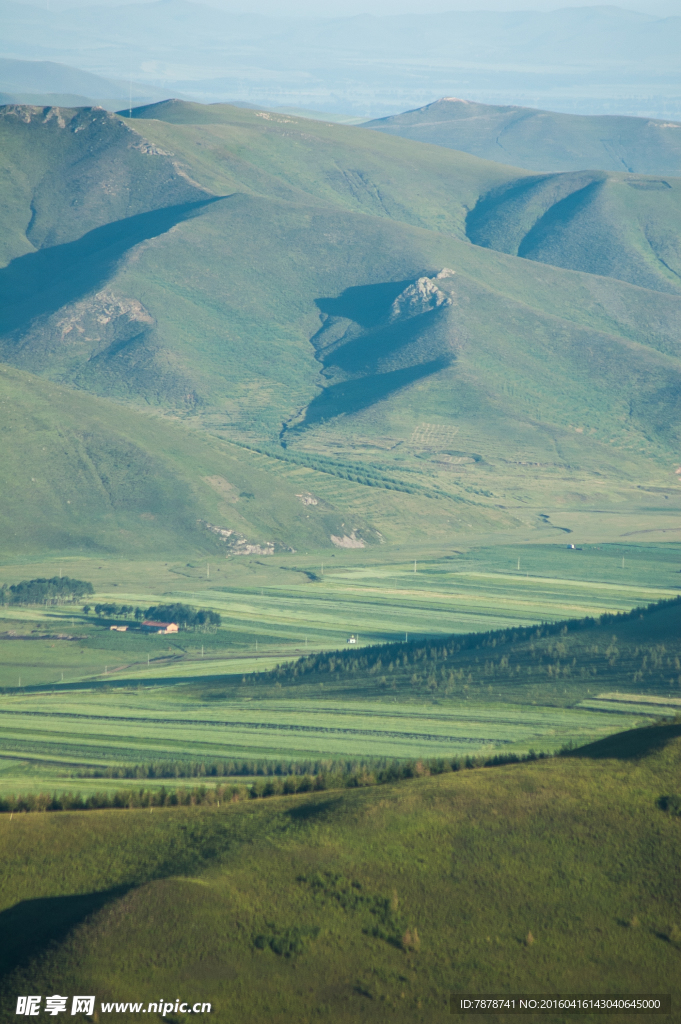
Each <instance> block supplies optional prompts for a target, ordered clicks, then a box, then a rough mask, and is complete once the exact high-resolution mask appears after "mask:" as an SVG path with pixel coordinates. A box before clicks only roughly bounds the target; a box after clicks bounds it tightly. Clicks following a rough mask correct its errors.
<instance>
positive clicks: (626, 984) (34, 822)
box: [0, 724, 681, 1024]
mask: <svg viewBox="0 0 681 1024" xmlns="http://www.w3.org/2000/svg"><path fill="white" fill-rule="evenodd" d="M680 729H681V726H679V725H678V724H666V725H658V726H653V727H650V728H648V729H637V730H634V732H633V733H623V734H620V735H619V736H618V737H615V738H609V739H608V740H605V741H601V742H600V743H596V744H593V745H592V746H591V747H587V748H584V749H582V750H580V751H576V752H575V753H576V754H577V755H578V756H572V757H562V758H556V759H554V760H550V761H538V762H534V763H529V764H521V765H510V766H506V767H496V768H483V769H479V770H476V771H467V772H454V773H452V772H451V771H450V772H448V773H447V772H445V773H444V774H439V775H437V776H431V777H421V778H416V779H413V780H409V781H405V782H402V783H397V784H392V785H384V786H380V787H376V788H374V787H371V788H367V789H362V788H358V789H354V790H342V791H338V790H336V791H334V790H327V791H326V792H320V793H311V794H310V793H308V794H304V795H298V796H289V797H273V798H271V799H268V800H249V801H247V802H246V803H232V804H229V803H227V804H226V803H225V802H224V801H223V803H222V805H221V806H220V805H218V804H217V803H216V802H215V801H213V802H212V803H210V802H207V803H206V805H205V806H201V807H191V806H190V807H172V806H170V807H162V806H158V805H157V806H155V807H153V806H151V807H149V808H147V807H145V808H142V809H138V810H124V809H121V810H104V811H88V812H68V811H65V812H55V813H46V814H19V815H14V819H13V820H11V819H10V815H9V814H2V815H0V848H2V851H3V863H4V865H5V875H4V881H3V884H2V888H1V889H0V899H1V900H2V904H1V906H2V912H1V916H2V920H3V923H4V925H5V927H4V929H3V936H4V937H3V940H2V944H1V945H0V958H1V959H0V970H1V971H2V976H3V996H2V1004H1V1005H2V1010H1V1012H2V1019H3V1020H12V1019H14V1014H15V1009H16V997H17V995H18V994H23V993H26V992H27V991H28V992H43V993H45V992H48V991H49V992H50V993H53V992H57V993H68V994H69V995H71V994H73V993H75V992H85V993H91V994H94V995H95V996H96V999H97V1004H96V1009H95V1013H96V1014H97V1015H98V1016H100V1015H101V1016H100V1019H103V1018H104V1017H105V1012H106V1011H104V1008H103V1006H102V1003H109V1002H111V1003H113V1002H118V1003H119V1004H123V1003H128V1002H130V1001H131V1002H136V1003H137V1004H138V1005H137V1007H136V1008H135V1009H131V1007H130V1006H126V1007H125V1008H123V1007H122V1006H121V1005H119V1007H118V1012H117V1013H116V1016H117V1019H119V1020H124V1021H128V1020H130V1021H132V1020H139V1019H150V1020H152V1021H156V1020H160V1019H168V1018H170V1019H172V1020H181V1019H185V1015H184V1013H180V1014H178V1013H177V1012H176V1011H175V1006H176V1005H178V1006H179V1005H180V1003H182V1002H183V1001H188V1002H189V1005H191V1004H193V1003H194V1002H195V1001H197V1000H198V1001H199V1002H206V1003H210V1004H211V1019H216V1020H217V1021H224V1022H227V1021H231V1020H233V1019H234V1018H235V1015H236V1016H237V1018H238V1020H239V1021H241V1022H243V1024H251V1022H253V1024H255V1022H257V1024H260V1022H261V1021H262V1020H263V1019H267V1020H271V1021H273V1022H281V1024H284V1022H291V1021H295V1022H296V1024H297V1022H302V1021H308V1020H311V1019H312V1020H317V1019H321V1020H329V1021H331V1020H332V1021H334V1022H345V1021H347V1022H351V1021H352V1022H353V1024H354V1022H356V1021H358V1020H371V1021H372V1022H382V1021H388V1020H390V1021H405V1022H407V1021H409V1022H410V1024H411V1022H425V1021H428V1022H433V1021H436V1022H442V1024H444V1022H445V1021H449V1020H451V1009H450V999H451V998H452V996H454V995H456V994H457V993H461V994H464V993H471V992H473V993H491V992H492V991H494V993H495V994H498V995H502V994H508V995H510V994H512V993H519V992H534V993H545V994H547V995H548V994H549V993H551V994H557V993H565V994H574V993H577V992H578V993H579V995H582V996H585V995H589V994H591V995H601V996H603V995H608V996H612V997H616V996H620V997H624V996H631V995H634V994H639V995H643V994H646V995H651V996H652V995H671V998H672V1001H673V1005H675V1004H676V1001H677V1000H678V998H679V995H680V993H679V974H678V970H677V967H678V957H679V947H680V935H681V932H680V928H679V920H680V916H681V905H680V904H679V894H680V893H681V885H680V884H679V883H680V882H681V879H680V878H679V859H678V843H679V828H680V822H679V818H678V816H675V814H674V813H673V812H674V811H675V809H676V808H678V804H679V801H678V778H679V775H678V772H679V757H680V756H681V746H680V744H681V739H680V737H679V731H680ZM442 767H444V765H442ZM151 811H153V813H151ZM159 1000H160V1002H161V1006H160V1007H159ZM176 1000H177V1003H176ZM150 1004H154V1005H153V1006H152V1005H150ZM163 1004H165V1005H163ZM142 1010H143V1011H144V1013H145V1015H146V1016H145V1017H143V1018H142V1017H141V1012H142ZM109 1012H110V1013H113V1012H116V1011H115V1010H113V1011H109ZM197 1012H199V1011H198V1010H197ZM106 1015H107V1016H108V1014H106ZM543 1016H544V1019H545V1020H547V1021H549V1022H551V1024H559V1022H562V1021H564V1020H565V1019H566V1018H565V1014H564V1013H563V1012H561V1011H558V1012H556V1013H553V1014H551V1013H549V1014H546V1015H543ZM658 1018H659V1015H650V1014H640V1015H638V1017H637V1019H638V1020H640V1021H642V1022H648V1021H654V1020H656V1019H658ZM83 1019H84V1018H83ZM493 1019H494V1020H495V1021H504V1020H507V1019H508V1020H511V1019H514V1018H513V1017H512V1016H511V1015H508V1016H506V1015H504V1014H495V1015H494V1018H493ZM581 1019H583V1020H584V1021H585V1022H587V1024H588V1022H591V1021H595V1020H597V1019H600V1018H599V1015H597V1014H586V1015H584V1016H582V1018H581Z"/></svg>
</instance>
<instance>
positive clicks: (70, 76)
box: [0, 57, 167, 110]
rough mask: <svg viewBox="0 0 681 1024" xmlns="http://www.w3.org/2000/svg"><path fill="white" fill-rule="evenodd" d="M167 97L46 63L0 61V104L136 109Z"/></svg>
mask: <svg viewBox="0 0 681 1024" xmlns="http://www.w3.org/2000/svg"><path fill="white" fill-rule="evenodd" d="M166 95H167V94H166V93H164V92H163V91H162V90H159V89H155V88H154V87H153V86H140V85H139V84H138V83H137V82H119V81H110V80H109V79H106V78H102V77H101V76H100V75H93V74H90V72H89V71H81V70H79V69H78V68H72V67H68V66H67V65H65V64H57V63H55V62H54V61H49V60H11V59H8V58H6V57H0V104H7V103H28V104H38V105H40V106H62V107H64V106H66V107H93V106H100V107H106V108H107V109H108V110H116V109H117V108H118V107H121V106H123V104H125V103H128V104H129V106H139V105H140V104H141V103H151V102H154V101H158V100H159V99H164V98H165V96H166Z"/></svg>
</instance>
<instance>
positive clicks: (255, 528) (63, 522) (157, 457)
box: [0, 367, 422, 559]
mask: <svg viewBox="0 0 681 1024" xmlns="http://www.w3.org/2000/svg"><path fill="white" fill-rule="evenodd" d="M0 408H1V409H2V410H3V412H2V425H1V426H0V435H1V436H2V438H3V459H2V488H1V490H2V499H1V501H0V535H1V536H2V544H1V550H2V553H3V555H4V556H5V557H10V558H12V559H16V558H17V557H21V556H22V554H29V555H30V554H31V553H33V552H34V551H35V550H50V549H52V550H54V551H69V550H70V551H76V552H78V551H79V552H83V553H85V554H87V553H89V552H92V551H101V552H102V553H103V554H105V553H108V554H115V553H121V554H122V553H130V554H134V556H135V557H139V556H144V557H147V556H148V557H159V558H162V557H168V556H170V557H173V558H176V557H178V556H179V557H182V554H184V553H186V554H188V555H191V554H192V553H196V552H199V551H204V552H208V553H213V554H215V555H218V554H220V555H222V556H224V554H225V553H229V552H230V551H231V549H232V544H233V543H235V542H236V541H237V539H238V538H239V537H241V539H242V540H243V539H244V538H245V539H246V540H247V541H248V542H250V543H251V544H255V545H256V547H255V548H254V549H253V550H254V553H255V554H256V555H257V554H258V553H259V549H258V547H257V545H261V546H262V545H265V546H266V545H267V544H268V543H269V544H274V546H275V550H276V549H277V547H278V548H279V549H281V548H284V547H288V546H290V545H291V541H292V540H295V543H296V545H298V544H301V543H302V544H304V545H306V546H308V547H312V548H317V547H324V546H329V547H331V543H330V541H329V535H330V534H331V533H339V534H341V535H342V533H343V529H342V528H341V522H342V521H343V520H345V519H347V520H348V529H349V530H351V529H352V528H353V527H356V529H358V530H360V531H361V530H362V528H363V527H364V529H365V534H366V535H367V536H369V537H371V531H368V533H367V531H366V526H367V523H366V516H365V515H364V514H363V509H362V502H361V501H359V502H358V501H357V494H356V493H355V495H354V499H353V496H352V490H353V489H352V488H351V487H349V488H348V489H347V491H348V493H346V494H345V495H344V494H343V488H342V487H336V488H335V489H334V487H333V485H332V487H331V494H330V495H329V497H330V500H327V501H326V502H324V503H323V507H322V508H320V509H319V510H315V511H318V514H315V515H313V516H310V515H309V514H308V510H307V509H306V507H305V506H304V505H303V504H302V503H301V500H300V497H299V494H300V491H301V471H300V469H299V467H297V466H295V465H291V466H288V465H287V464H285V463H282V462H280V461H276V460H274V459H271V460H270V459H267V458H265V457H259V456H257V455H255V454H254V453H252V452H249V451H247V450H244V449H243V448H239V447H237V446H235V445H230V444H228V443H225V442H222V441H220V440H218V439H216V438H215V437H210V436H207V435H206V434H202V433H200V432H197V431H188V430H187V429H186V428H184V427H183V426H181V425H179V424H174V423H171V422H168V421H167V420H163V419H161V418H158V417H148V416H145V415H144V414H143V413H141V412H138V411H135V410H133V409H130V408H124V407H121V406H120V405H118V404H114V403H111V402H109V401H106V400H104V399H100V398H95V397H93V396H90V395H88V394H86V393H84V392H82V391H80V392H78V391H76V392H74V391H73V390H70V389H66V388H63V387H60V386H59V385H55V384H53V383H51V382H48V381H45V380H44V379H42V378H40V377H34V376H32V375H29V374H26V373H23V372H21V371H17V370H14V369H12V368H10V367H4V368H2V369H0ZM303 474H304V476H305V483H306V484H307V486H308V487H309V486H312V487H315V486H316V479H317V474H315V473H314V472H313V471H309V470H303ZM331 479H332V481H333V480H334V479H335V478H331ZM337 482H338V483H339V484H340V481H337ZM362 489H363V488H361V487H356V488H355V489H354V490H355V492H356V491H361V490H362ZM334 490H335V493H334ZM296 492H298V493H296ZM334 499H335V501H334ZM410 501H411V502H412V503H413V504H414V505H416V503H417V502H418V501H419V499H418V498H415V499H410V498H409V496H408V495H406V494H395V495H394V498H393V499H391V498H387V506H386V507H387V508H390V507H391V505H392V506H393V514H394V513H395V512H397V510H398V509H399V508H401V509H402V513H403V514H404V511H405V507H408V505H409V503H410ZM421 501H422V499H421ZM407 518H409V515H407ZM210 527H216V528H219V529H222V530H232V531H234V536H233V537H232V540H231V541H230V539H229V538H228V537H226V536H225V535H220V534H218V533H216V532H215V530H212V529H210ZM265 553H267V552H265Z"/></svg>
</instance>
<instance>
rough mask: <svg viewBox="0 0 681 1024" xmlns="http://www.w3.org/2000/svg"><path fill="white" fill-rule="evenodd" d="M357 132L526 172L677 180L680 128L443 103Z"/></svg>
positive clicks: (640, 120) (646, 121)
mask: <svg viewBox="0 0 681 1024" xmlns="http://www.w3.org/2000/svg"><path fill="white" fill-rule="evenodd" d="M363 127H364V128H372V129H374V130H375V131H380V132H386V133H387V134H390V135H399V136H401V137H402V138H406V139H413V140H414V141H416V142H431V143H434V144H435V145H437V146H447V147H448V148H449V149H460V150H463V151H464V152H465V153H473V154H474V155H475V156H480V157H483V158H484V159H485V160H500V161H502V162H503V163H508V164H512V165H513V166H514V167H526V168H527V170H528V171H580V170H582V169H583V168H585V167H588V168H594V169H598V170H601V171H629V172H630V173H633V174H664V175H667V174H669V175H672V177H680V176H681V124H678V123H676V122H669V121H660V120H651V119H648V118H643V117H616V116H599V117H593V116H591V117H589V116H585V115H581V114H558V113H554V112H552V111H548V110H533V109H532V108H530V107H495V106H489V105H488V104H485V103H474V102H472V101H470V100H460V99H456V98H454V97H445V98H444V99H441V100H437V101H436V102H435V103H429V104H428V105H427V106H425V107H419V108H418V109H417V110H407V111H405V113H403V114H394V115H392V116H391V117H383V118H379V119H377V120H374V121H368V122H365V124H364V125H363Z"/></svg>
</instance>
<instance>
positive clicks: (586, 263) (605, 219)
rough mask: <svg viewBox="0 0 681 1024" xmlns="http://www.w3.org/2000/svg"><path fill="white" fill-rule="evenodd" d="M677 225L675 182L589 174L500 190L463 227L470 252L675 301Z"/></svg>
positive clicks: (680, 269) (680, 202) (678, 186)
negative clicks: (484, 249) (496, 254)
mask: <svg viewBox="0 0 681 1024" xmlns="http://www.w3.org/2000/svg"><path fill="white" fill-rule="evenodd" d="M663 196H664V198H662V197H663ZM679 225H681V178H669V179H667V178H644V177H642V176H639V175H625V174H604V173H598V172H596V173H594V172H592V171H580V172H578V173H572V174H556V175H542V176H538V177H532V178H526V179H525V180H524V181H521V182H513V183H512V184H510V185H507V186H502V188H501V189H498V190H496V191H494V192H492V193H491V194H489V195H487V196H485V197H484V198H483V199H481V200H480V201H479V202H478V204H477V205H476V206H475V208H474V209H473V210H471V212H470V214H469V215H468V220H467V230H468V237H469V238H470V240H471V241H472V242H474V243H475V244H476V245H484V246H488V247H489V248H491V249H497V250H499V251H500V252H507V253H510V254H512V255H514V256H521V257H523V258H524V259H529V260H537V261H539V262H540V263H550V264H552V265H553V266H555V267H565V268H566V269H569V270H585V271H587V272H588V273H591V274H600V275H605V276H607V277H616V278H619V279H620V280H621V281H629V282H630V283H631V284H636V285H639V286H640V287H643V288H651V289H655V290H656V291H664V292H674V293H676V294H678V293H679V291H681V241H680V238H681V232H680V231H679Z"/></svg>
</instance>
